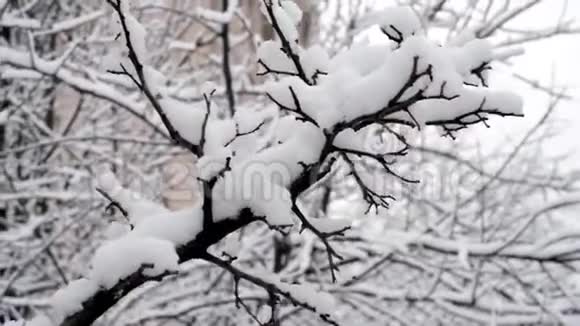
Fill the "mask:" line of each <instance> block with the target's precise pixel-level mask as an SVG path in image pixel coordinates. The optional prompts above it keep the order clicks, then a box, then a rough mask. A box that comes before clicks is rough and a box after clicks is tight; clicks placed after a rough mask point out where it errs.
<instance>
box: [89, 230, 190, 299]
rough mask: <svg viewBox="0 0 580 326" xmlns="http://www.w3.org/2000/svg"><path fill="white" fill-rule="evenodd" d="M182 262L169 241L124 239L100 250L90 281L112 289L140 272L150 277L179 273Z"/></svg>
mask: <svg viewBox="0 0 580 326" xmlns="http://www.w3.org/2000/svg"><path fill="white" fill-rule="evenodd" d="M178 261H179V257H178V256H177V253H176V252H175V247H174V245H173V243H171V242H169V241H167V240H161V239H155V238H142V237H122V238H119V239H116V240H112V241H109V242H107V243H105V244H103V245H102V246H101V247H100V248H99V249H97V251H96V252H95V255H94V257H93V259H92V262H91V271H90V273H89V277H88V278H89V279H90V280H92V281H94V282H95V283H96V284H98V286H100V287H103V288H105V289H110V288H112V287H113V286H115V284H117V283H118V282H119V281H120V280H122V279H124V278H126V277H127V276H129V275H131V274H133V273H135V272H136V271H138V270H140V269H142V272H143V274H144V275H146V276H159V275H161V274H164V273H166V272H175V271H177V270H178Z"/></svg>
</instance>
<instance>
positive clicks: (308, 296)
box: [253, 271, 336, 316]
mask: <svg viewBox="0 0 580 326" xmlns="http://www.w3.org/2000/svg"><path fill="white" fill-rule="evenodd" d="M253 273H254V274H255V275H256V276H257V277H259V278H261V279H263V280H264V281H266V282H269V283H271V284H274V285H275V286H276V287H277V288H278V289H280V290H281V291H282V292H286V293H288V294H289V295H290V296H291V297H293V298H295V299H296V300H297V301H298V302H301V303H304V304H306V305H308V306H310V307H312V308H314V309H315V310H316V312H317V313H320V314H321V315H327V316H330V315H331V314H333V313H334V312H335V311H336V300H335V299H334V297H333V296H332V295H331V294H330V293H328V292H325V291H322V290H320V289H318V288H317V286H315V285H314V284H309V283H301V284H289V283H286V282H283V281H281V280H280V279H279V278H278V275H274V274H271V273H267V272H258V271H254V272H253Z"/></svg>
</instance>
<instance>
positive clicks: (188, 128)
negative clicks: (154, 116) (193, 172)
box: [159, 96, 206, 144]
mask: <svg viewBox="0 0 580 326" xmlns="http://www.w3.org/2000/svg"><path fill="white" fill-rule="evenodd" d="M159 103H160V104H161V107H162V108H163V111H164V112H165V114H166V115H167V118H168V119H169V121H170V122H171V124H172V125H173V127H174V128H175V129H176V130H177V131H178V132H179V134H180V135H181V136H182V137H183V138H185V139H186V140H187V141H189V142H190V143H192V144H199V142H200V140H201V129H202V125H203V119H204V117H205V114H206V110H205V109H202V108H200V107H199V106H198V104H192V103H186V102H181V101H178V100H175V99H173V98H170V97H167V96H165V97H163V98H162V99H160V100H159Z"/></svg>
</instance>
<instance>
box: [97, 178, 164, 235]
mask: <svg viewBox="0 0 580 326" xmlns="http://www.w3.org/2000/svg"><path fill="white" fill-rule="evenodd" d="M97 183H98V187H99V188H100V189H102V190H103V191H104V192H105V193H107V194H108V195H109V196H111V197H112V198H113V200H115V201H116V202H118V203H119V204H120V205H121V206H122V207H123V208H124V209H125V210H126V211H127V212H128V215H129V220H130V221H131V223H133V224H137V223H139V221H140V220H141V219H142V218H144V217H146V216H150V215H155V214H162V213H167V212H168V210H167V209H166V208H165V207H163V206H162V205H160V204H157V203H154V202H153V201H150V200H148V199H146V198H144V197H143V196H142V195H141V194H139V193H136V192H134V191H131V190H129V189H127V188H124V187H122V186H121V184H120V183H119V181H118V180H117V178H116V177H115V176H114V174H113V173H112V172H111V171H110V170H101V171H100V172H98V176H97Z"/></svg>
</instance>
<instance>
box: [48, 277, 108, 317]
mask: <svg viewBox="0 0 580 326" xmlns="http://www.w3.org/2000/svg"><path fill="white" fill-rule="evenodd" d="M97 291H99V286H98V284H96V283H95V282H94V281H92V280H91V279H86V278H81V279H78V280H75V281H72V282H70V283H69V284H68V285H67V286H66V287H64V288H62V289H60V290H58V291H56V293H54V294H53V296H52V298H51V299H50V301H51V304H52V307H53V309H55V311H57V312H58V313H59V317H61V318H66V317H67V316H70V315H72V314H74V313H76V312H77V311H79V310H81V309H82V304H83V302H85V301H86V300H87V299H89V298H90V297H92V296H93V295H95V294H96V293H97Z"/></svg>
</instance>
